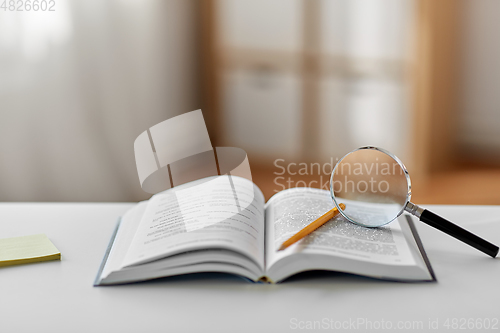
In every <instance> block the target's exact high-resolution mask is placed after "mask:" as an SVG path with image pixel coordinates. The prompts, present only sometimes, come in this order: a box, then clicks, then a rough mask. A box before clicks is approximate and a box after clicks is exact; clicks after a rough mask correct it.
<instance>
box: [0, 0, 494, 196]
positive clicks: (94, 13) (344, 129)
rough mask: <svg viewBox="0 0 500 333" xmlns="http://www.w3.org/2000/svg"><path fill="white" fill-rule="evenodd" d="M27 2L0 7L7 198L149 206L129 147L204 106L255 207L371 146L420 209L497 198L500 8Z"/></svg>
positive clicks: (482, 1) (227, 0)
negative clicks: (239, 162) (244, 164)
mask: <svg viewBox="0 0 500 333" xmlns="http://www.w3.org/2000/svg"><path fill="white" fill-rule="evenodd" d="M24 2H26V1H24ZM25 9H26V7H22V6H21V7H18V6H13V7H12V8H11V7H10V5H9V4H8V3H7V5H6V6H4V7H1V8H0V201H138V200H143V199H147V198H148V197H149V195H148V194H147V193H145V192H143V191H142V189H141V187H140V184H139V180H138V176H137V171H136V166H135V160H134V152H133V142H134V140H135V138H136V137H137V136H138V135H139V134H140V133H142V132H143V131H144V130H146V129H147V128H149V127H151V126H153V125H155V124H157V123H159V122H161V121H163V120H165V119H168V118H170V117H173V116H175V115H178V114H181V113H184V112H188V111H192V110H195V109H199V108H201V109H202V110H203V114H204V117H205V121H206V123H207V125H208V128H209V134H210V137H211V141H212V145H213V146H233V147H240V148H243V149H245V150H246V151H247V153H248V156H249V161H250V164H251V167H252V174H253V178H254V180H255V182H256V183H257V185H259V187H260V188H261V189H262V190H263V192H264V194H265V196H266V198H269V197H270V196H271V195H272V194H274V193H275V192H276V191H278V190H282V189H283V188H284V187H290V186H292V187H293V186H296V185H299V186H304V184H303V183H305V184H306V185H309V184H310V185H312V186H314V187H321V184H322V183H325V181H327V180H328V177H329V174H328V172H324V171H329V170H321V171H316V169H314V171H313V170H312V168H311V165H312V164H313V163H319V164H320V165H321V166H324V165H328V163H330V164H331V163H332V161H333V164H334V163H335V161H336V159H338V158H340V157H342V156H343V155H344V154H345V153H347V152H349V151H350V150H352V149H354V148H357V147H359V146H363V145H377V146H381V147H384V148H386V149H388V150H390V151H392V152H393V153H395V154H396V155H397V156H399V157H400V158H401V159H402V160H403V161H404V162H405V164H406V165H407V167H408V169H409V172H410V175H411V177H412V183H413V184H412V185H413V199H414V200H412V201H414V202H416V203H424V204H425V203H452V204H500V191H499V188H500V94H499V88H500V64H499V62H498V59H500V21H499V20H498V19H497V16H498V15H497V14H498V13H500V2H499V1H497V0H369V1H368V0H273V1H269V0H167V1H160V0H154V1H153V0H145V1H137V0H125V1H117V0H116V1H113V0H108V1H97V0H72V1H69V0H68V1H62V0H61V1H56V2H55V5H54V7H53V9H54V10H53V11H48V10H38V11H35V10H33V9H31V10H29V11H28V10H25ZM21 10H22V11H21ZM294 163H295V164H294ZM299 163H304V164H303V165H307V166H309V169H308V171H307V172H306V171H304V172H302V174H298V173H299V172H298V171H299V169H300V167H299ZM279 166H283V167H285V168H287V167H288V166H291V167H290V168H289V169H287V170H285V172H284V173H282V170H283V169H282V168H280V167H279ZM278 177H283V179H282V178H278ZM286 181H289V182H288V183H286ZM299 181H302V183H298V182H299ZM314 181H316V182H315V183H313V182H314Z"/></svg>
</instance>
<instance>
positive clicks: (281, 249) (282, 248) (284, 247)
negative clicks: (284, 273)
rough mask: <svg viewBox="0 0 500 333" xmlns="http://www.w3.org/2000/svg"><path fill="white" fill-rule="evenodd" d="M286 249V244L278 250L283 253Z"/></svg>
mask: <svg viewBox="0 0 500 333" xmlns="http://www.w3.org/2000/svg"><path fill="white" fill-rule="evenodd" d="M284 249H286V246H285V244H282V245H281V246H280V248H279V249H278V251H283V250H284Z"/></svg>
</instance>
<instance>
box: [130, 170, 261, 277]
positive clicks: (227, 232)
mask: <svg viewBox="0 0 500 333" xmlns="http://www.w3.org/2000/svg"><path fill="white" fill-rule="evenodd" d="M210 248H224V249H229V250H234V251H237V252H239V253H242V254H244V255H246V256H248V257H249V258H251V259H253V260H254V261H255V262H256V263H257V264H258V265H259V266H260V267H261V268H263V267H264V196H263V195H262V193H261V192H260V190H259V189H258V188H257V187H256V186H255V185H254V184H253V183H252V182H250V181H249V180H247V179H244V178H240V177H235V176H227V175H225V176H216V177H209V178H204V179H201V180H198V181H196V182H192V183H188V184H184V185H180V186H177V187H175V188H173V189H170V190H167V191H165V192H162V193H159V194H157V195H155V196H153V197H152V198H151V199H150V200H149V202H148V205H147V207H146V211H145V212H144V215H143V217H142V219H141V222H140V224H139V227H138V228H137V231H136V234H135V236H134V239H133V240H132V243H131V246H130V248H129V250H128V252H127V255H126V256H125V259H124V262H123V267H125V266H131V265H136V264H140V263H145V262H149V261H153V260H156V259H159V258H163V257H166V256H169V255H173V254H177V253H181V252H185V251H192V250H199V249H210Z"/></svg>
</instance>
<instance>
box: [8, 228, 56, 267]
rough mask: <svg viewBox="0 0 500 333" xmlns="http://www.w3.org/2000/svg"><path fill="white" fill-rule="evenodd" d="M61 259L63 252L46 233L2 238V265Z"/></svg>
mask: <svg viewBox="0 0 500 333" xmlns="http://www.w3.org/2000/svg"><path fill="white" fill-rule="evenodd" d="M60 259H61V252H59V250H58V249H57V248H56V247H55V246H54V244H52V242H51V241H50V240H49V239H48V238H47V236H46V235H45V234H38V235H31V236H23V237H14V238H4V239H0V267H1V266H10V265H19V264H27V263H31V262H38V261H48V260H60Z"/></svg>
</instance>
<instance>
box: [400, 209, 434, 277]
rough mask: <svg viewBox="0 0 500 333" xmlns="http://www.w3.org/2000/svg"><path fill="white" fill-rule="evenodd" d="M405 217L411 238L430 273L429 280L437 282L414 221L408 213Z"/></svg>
mask: <svg viewBox="0 0 500 333" xmlns="http://www.w3.org/2000/svg"><path fill="white" fill-rule="evenodd" d="M405 217H406V221H407V222H408V226H409V227H410V230H411V233H412V235H413V238H414V239H415V243H416V244H417V247H418V250H419V251H420V255H421V256H422V259H423V260H424V263H425V265H426V267H427V270H428V271H429V273H430V274H431V277H432V280H430V281H434V282H437V278H436V275H435V274H434V269H433V268H432V265H431V262H430V260H429V257H428V256H427V252H425V249H424V245H423V243H422V240H421V239H420V235H419V234H418V231H417V228H416V227H415V223H414V222H413V219H412V217H411V216H410V215H405Z"/></svg>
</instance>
